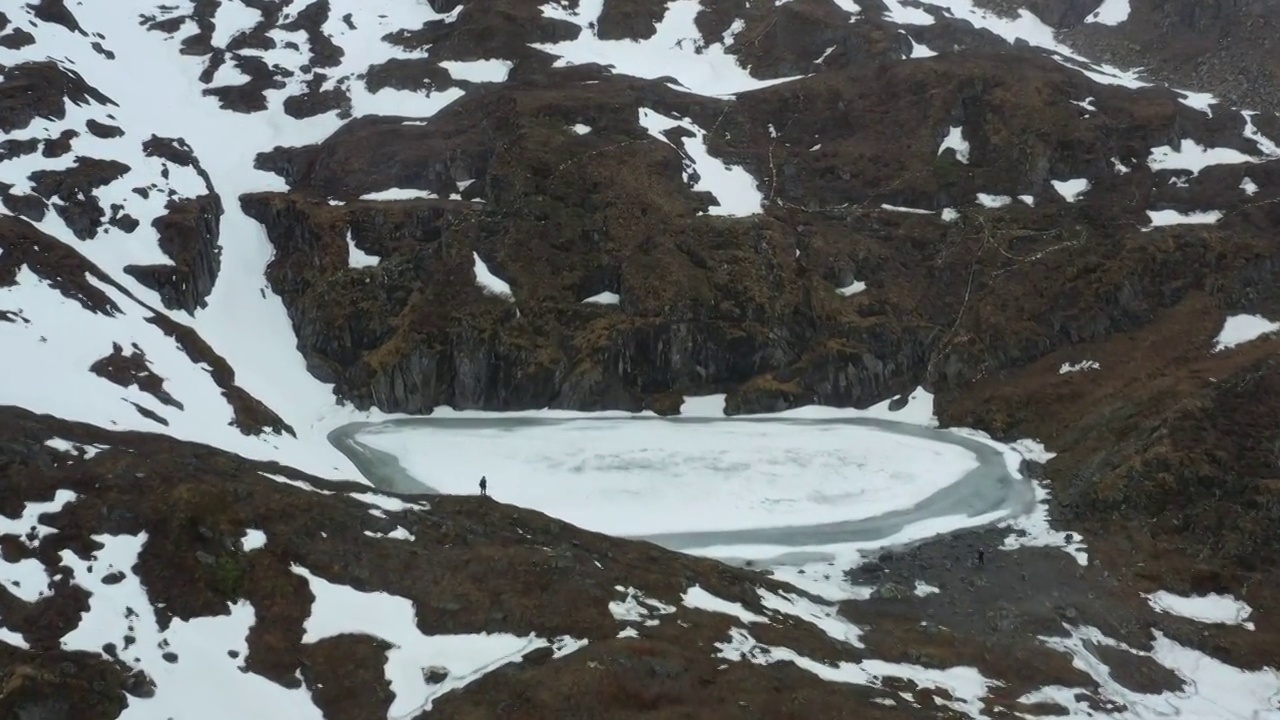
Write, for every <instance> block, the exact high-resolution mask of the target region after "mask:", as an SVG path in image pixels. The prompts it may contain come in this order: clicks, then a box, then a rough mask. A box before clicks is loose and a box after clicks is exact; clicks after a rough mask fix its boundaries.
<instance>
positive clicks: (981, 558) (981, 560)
mask: <svg viewBox="0 0 1280 720" xmlns="http://www.w3.org/2000/svg"><path fill="white" fill-rule="evenodd" d="M986 558H987V554H986V553H984V552H983V551H981V550H979V551H978V564H979V565H986V564H987V560H986Z"/></svg>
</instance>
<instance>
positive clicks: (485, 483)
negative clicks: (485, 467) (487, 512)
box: [480, 475, 489, 497]
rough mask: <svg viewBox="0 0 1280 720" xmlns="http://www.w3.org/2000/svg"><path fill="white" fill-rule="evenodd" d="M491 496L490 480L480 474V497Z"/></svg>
mask: <svg viewBox="0 0 1280 720" xmlns="http://www.w3.org/2000/svg"><path fill="white" fill-rule="evenodd" d="M488 496H489V480H488V478H486V477H485V476H483V475H481V476H480V497H488Z"/></svg>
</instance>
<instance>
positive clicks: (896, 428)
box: [328, 417, 1035, 563]
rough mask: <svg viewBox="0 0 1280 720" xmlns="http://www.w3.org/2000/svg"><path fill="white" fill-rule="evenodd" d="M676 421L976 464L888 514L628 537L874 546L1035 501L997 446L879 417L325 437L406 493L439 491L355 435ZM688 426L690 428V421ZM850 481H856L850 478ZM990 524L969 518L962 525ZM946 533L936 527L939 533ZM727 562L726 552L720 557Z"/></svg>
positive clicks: (382, 425) (453, 422)
mask: <svg viewBox="0 0 1280 720" xmlns="http://www.w3.org/2000/svg"><path fill="white" fill-rule="evenodd" d="M582 422H591V423H636V422H640V423H650V422H652V423H676V424H682V425H689V426H698V425H704V426H705V425H707V424H709V423H767V424H772V425H790V426H809V427H813V426H828V427H829V426H833V425H835V426H844V427H847V428H848V429H849V432H851V433H857V432H858V431H859V430H860V429H872V430H876V431H880V432H887V433H894V434H899V435H904V436H907V437H911V438H916V439H921V440H927V441H929V442H936V443H943V444H947V445H952V446H956V447H959V448H961V449H963V450H965V451H967V452H969V453H972V454H973V456H974V457H975V458H976V460H977V467H975V468H973V469H971V470H969V471H968V472H966V473H964V474H963V475H961V476H960V477H959V478H958V479H957V480H956V481H955V482H953V483H950V484H948V485H946V486H945V487H943V488H942V489H940V490H938V491H936V492H934V493H932V494H930V495H928V496H927V497H925V498H924V499H922V500H919V501H918V502H916V503H914V504H912V505H910V506H908V507H905V508H900V509H896V510H892V511H890V512H886V513H882V514H879V515H874V516H872V517H864V518H859V519H856V520H846V521H840V522H827V523H821V524H813V525H791V526H773V527H760V528H752V529H742V530H715V531H691V532H671V533H661V534H649V535H632V536H627V537H629V538H630V539H635V540H647V541H649V542H652V543H654V544H656V545H660V546H662V547H665V548H667V549H670V550H676V551H682V552H687V551H691V550H696V549H698V548H709V547H717V546H718V547H724V546H737V545H772V546H779V547H794V548H813V547H814V546H827V545H836V544H844V543H859V544H873V543H876V542H878V541H884V540H888V539H890V538H893V537H894V536H895V535H898V534H900V533H901V532H902V531H903V530H904V529H906V528H908V527H909V526H911V525H915V524H917V523H921V522H924V521H929V520H933V519H936V518H946V517H957V516H960V517H965V518H979V517H983V516H988V517H994V518H996V519H995V520H991V521H989V522H998V521H1003V520H1007V519H1010V518H1013V517H1018V516H1021V515H1024V514H1026V513H1028V512H1030V511H1031V510H1032V508H1033V507H1034V506H1035V492H1034V486H1033V484H1032V481H1031V480H1029V479H1027V478H1025V477H1021V476H1019V475H1018V474H1016V473H1013V472H1011V471H1010V470H1009V467H1008V465H1007V463H1006V460H1005V457H1004V455H1003V453H1002V452H1001V451H1000V450H999V449H998V448H997V447H994V446H992V445H989V444H987V443H983V442H981V441H979V440H976V439H973V438H968V437H965V436H963V435H958V434H956V433H952V432H948V431H946V430H938V429H933V428H927V427H921V426H919V425H912V424H907V423H901V422H894V421H891V420H882V419H879V418H839V419H821V420H817V419H780V418H743V417H737V418H698V417H685V418H681V417H675V418H659V417H652V418H650V417H636V418H598V419H596V418H592V419H560V418H528V417H525V418H469V419H465V420H462V419H449V418H429V417H427V418H402V419H396V420H387V421H383V422H354V423H348V424H346V425H342V426H341V427H338V428H335V429H334V430H332V431H330V432H329V434H328V440H329V442H330V443H331V444H332V445H333V447H334V448H336V449H337V450H338V451H339V452H341V453H342V454H343V455H345V456H346V457H347V458H348V459H349V460H350V461H351V463H352V464H353V465H355V466H356V468H357V469H358V470H359V471H360V473H361V475H363V476H364V478H365V479H366V480H368V481H369V483H370V484H372V485H373V486H374V487H376V488H378V489H379V490H384V491H387V492H396V493H404V494H411V495H435V494H440V492H439V491H438V490H437V489H436V488H433V487H431V486H429V485H427V484H425V483H423V482H422V481H420V480H419V479H417V478H415V477H414V476H413V475H411V474H410V473H409V472H408V471H407V470H406V469H405V467H404V466H403V465H402V464H401V462H400V460H399V458H397V457H396V456H395V455H394V454H392V453H389V452H386V451H384V450H380V449H378V448H376V447H372V446H370V445H368V444H366V443H364V442H362V441H361V440H360V437H361V435H362V434H364V433H368V432H371V431H387V430H391V429H406V428H415V429H421V430H432V429H434V430H438V431H447V430H449V429H458V428H462V427H465V428H467V429H473V430H480V429H501V430H505V431H518V430H520V429H528V428H533V427H538V426H557V425H564V424H566V423H582ZM691 429H692V427H691ZM850 482H856V479H854V478H851V479H850ZM980 524H988V523H973V524H967V525H966V527H974V526H975V525H980ZM945 532H946V531H943V532H940V533H937V534H944V533H945ZM823 555H824V554H823V553H821V552H813V551H811V550H807V551H802V552H795V553H783V554H781V555H779V556H777V557H774V558H772V559H771V561H770V562H771V563H793V562H811V561H814V560H819V559H821V557H822V556H823ZM723 559H725V560H731V559H730V558H723Z"/></svg>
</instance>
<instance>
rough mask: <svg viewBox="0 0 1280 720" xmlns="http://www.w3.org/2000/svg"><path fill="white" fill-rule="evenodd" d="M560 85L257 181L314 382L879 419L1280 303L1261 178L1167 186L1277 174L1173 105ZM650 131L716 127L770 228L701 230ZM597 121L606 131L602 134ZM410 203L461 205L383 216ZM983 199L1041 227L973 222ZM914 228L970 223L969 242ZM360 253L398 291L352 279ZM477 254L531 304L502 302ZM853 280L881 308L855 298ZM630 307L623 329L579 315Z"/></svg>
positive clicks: (1153, 94)
mask: <svg viewBox="0 0 1280 720" xmlns="http://www.w3.org/2000/svg"><path fill="white" fill-rule="evenodd" d="M853 72H855V73H857V72H858V71H856V70H855V71H853ZM551 77H553V76H546V77H544V78H543V79H542V80H541V81H540V83H539V84H537V85H532V86H525V85H523V84H521V83H510V82H509V83H507V84H505V85H503V86H502V87H501V88H499V89H496V90H493V91H490V92H488V93H485V94H483V95H478V96H475V98H474V99H472V98H471V96H467V97H464V98H463V99H462V100H461V101H458V102H457V103H456V104H455V105H452V106H450V107H448V108H446V109H445V110H444V111H443V112H441V113H440V114H439V115H438V116H437V117H436V118H434V119H433V120H432V122H431V123H429V124H428V125H425V126H423V125H407V124H404V123H402V122H400V121H399V120H395V119H374V118H367V119H362V120H357V121H353V122H351V123H349V124H348V125H347V126H345V127H344V128H343V129H342V130H340V131H338V132H337V133H335V134H334V135H333V136H332V137H331V138H329V139H328V140H326V141H325V142H324V143H322V144H321V145H319V146H316V147H309V148H296V149H286V148H282V149H277V150H276V151H274V152H271V153H266V154H263V155H261V156H260V157H259V158H258V165H259V167H261V168H263V169H270V170H272V171H274V172H276V173H278V174H279V175H281V176H282V177H283V178H284V179H285V180H287V181H288V182H289V183H290V184H291V185H292V186H293V188H294V192H293V193H292V194H287V195H285V194H281V195H253V196H247V197H245V198H243V199H242V205H243V207H244V208H245V210H246V211H247V212H248V213H249V214H250V215H251V216H253V217H254V218H256V219H258V220H259V221H260V222H262V223H263V224H264V226H265V227H266V228H267V232H268V236H269V237H270V239H271V241H272V243H273V245H274V247H275V251H276V254H275V259H274V260H273V262H272V264H271V267H270V268H269V271H268V276H269V279H270V281H271V282H272V285H273V287H274V288H275V289H276V291H277V292H278V293H280V295H281V296H282V297H283V298H284V300H285V303H286V306H287V307H288V309H289V312H290V317H291V319H292V320H293V323H294V326H295V328H296V329H297V331H298V334H299V348H300V350H301V351H302V352H303V353H304V355H306V356H307V358H308V361H309V367H311V368H312V371H313V372H314V373H316V374H317V376H318V377H321V378H322V379H327V380H332V381H334V382H336V383H337V385H338V389H339V392H340V394H342V395H343V396H344V397H346V398H348V399H350V400H352V401H353V402H354V403H355V404H356V405H357V406H359V407H369V406H377V407H379V408H382V409H384V410H388V411H395V412H429V411H430V409H431V408H433V407H435V406H437V405H442V404H445V405H452V406H455V407H460V408H484V409H494V410H501V409H517V408H521V409H523V408H535V407H544V406H548V405H550V406H555V407H572V408H577V409H601V408H625V409H635V408H637V407H640V406H642V404H643V402H644V398H645V397H646V396H649V395H654V394H659V393H666V392H677V393H686V394H689V393H693V394H697V393H706V392H715V391H726V390H727V391H730V393H731V399H730V403H729V407H730V410H731V412H735V413H749V412H764V411H772V410H778V409H782V408H786V407H793V406H795V405H799V404H805V403H809V402H819V403H824V404H831V405H867V404H871V403H873V402H877V401H880V400H883V399H885V398H888V397H892V396H894V395H897V394H900V393H902V392H904V391H905V390H907V389H909V388H910V387H913V386H915V385H917V384H921V383H923V384H925V385H926V386H928V387H931V388H933V389H936V390H946V389H949V388H958V387H963V386H964V385H965V384H967V383H969V382H971V381H973V380H975V379H977V378H979V377H982V376H985V375H991V374H996V373H1000V372H1003V371H1005V370H1007V369H1010V368H1016V367H1019V366H1022V365H1025V364H1026V363H1028V362H1031V361H1034V360H1035V359H1037V358H1039V357H1041V356H1043V355H1045V354H1047V353H1049V352H1052V351H1053V350H1055V349H1056V348H1059V347H1062V346H1064V345H1066V344H1070V343H1077V342H1084V341H1100V340H1103V339H1105V338H1108V337H1111V336H1113V335H1116V334H1117V333H1124V332H1129V331H1131V330H1134V329H1137V328H1140V327H1142V326H1144V325H1145V324H1146V323H1148V322H1150V320H1151V317H1152V315H1153V313H1154V312H1156V311H1158V310H1159V309H1161V308H1167V307H1171V306H1173V305H1176V304H1177V303H1178V302H1180V301H1181V300H1182V299H1183V298H1184V297H1185V296H1186V294H1187V293H1188V292H1190V291H1191V290H1193V289H1196V288H1207V289H1210V291H1211V292H1213V293H1216V294H1222V295H1223V296H1224V297H1226V296H1234V295H1237V294H1241V293H1243V294H1248V295H1251V296H1259V295H1261V296H1265V297H1268V298H1269V297H1271V296H1272V295H1274V291H1273V290H1272V289H1270V288H1271V287H1272V286H1271V285H1270V284H1269V281H1268V280H1267V278H1269V277H1270V276H1271V272H1272V271H1271V270H1270V268H1273V266H1274V263H1275V249H1274V247H1273V246H1272V244H1271V243H1269V242H1268V241H1267V240H1266V239H1265V238H1264V237H1263V234H1265V233H1264V232H1263V230H1262V229H1263V228H1265V227H1268V226H1269V225H1270V223H1272V222H1274V219H1273V218H1272V217H1271V216H1272V215H1273V214H1274V212H1275V211H1274V210H1271V209H1267V208H1269V207H1271V206H1268V205H1266V204H1265V203H1264V204H1261V205H1257V204H1248V205H1246V204H1245V203H1244V202H1243V199H1244V196H1243V195H1241V194H1240V193H1239V191H1238V190H1236V189H1235V187H1234V185H1238V184H1239V182H1240V180H1239V179H1238V178H1237V177H1236V174H1237V173H1240V174H1241V175H1242V173H1243V167H1241V166H1234V167H1233V166H1222V167H1216V168H1213V169H1212V172H1211V173H1210V172H1209V171H1206V173H1203V174H1202V175H1200V176H1194V177H1192V176H1189V175H1188V174H1187V173H1181V172H1178V171H1160V172H1154V171H1151V170H1150V169H1148V168H1147V167H1146V164H1145V161H1146V158H1147V156H1148V154H1149V153H1150V151H1151V148H1153V147H1156V146H1159V145H1165V144H1172V145H1174V146H1176V145H1178V144H1179V143H1180V142H1181V140H1182V139H1183V138H1191V139H1196V138H1198V139H1199V140H1198V141H1199V142H1201V143H1202V144H1205V145H1208V146H1220V147H1228V148H1234V149H1238V150H1240V151H1241V152H1256V151H1257V148H1256V147H1253V146H1252V144H1251V143H1250V142H1249V141H1247V140H1246V139H1244V138H1243V137H1242V135H1241V132H1242V130H1243V128H1244V120H1243V118H1242V117H1241V116H1240V115H1238V114H1237V115H1230V114H1215V115H1214V116H1213V117H1208V116H1206V115H1204V114H1202V113H1199V112H1197V111H1195V110H1192V109H1191V108H1188V107H1186V106H1184V105H1182V104H1180V103H1178V102H1177V101H1176V100H1175V96H1174V95H1173V94H1172V93H1170V92H1168V91H1162V90H1149V91H1140V92H1133V91H1129V90H1124V89H1120V88H1116V87H1112V86H1104V85H1098V84H1096V83H1093V82H1091V81H1089V80H1088V79H1087V78H1085V77H1083V76H1081V75H1079V74H1078V73H1074V72H1073V71H1069V70H1066V69H1064V68H1062V67H1061V66H1059V65H1057V64H1056V63H1053V62H1051V61H1048V60H1044V59H1042V58H1039V57H1037V56H1034V55H1029V54H1028V55H1026V56H1025V57H1019V60H1018V63H1016V64H1011V63H1010V58H1009V56H1008V55H1007V54H1003V55H990V54H986V53H975V54H961V55H954V56H950V57H948V58H947V59H945V60H938V61H934V59H928V60H919V61H913V62H912V63H910V64H901V63H898V64H893V65H888V66H881V67H875V68H870V69H865V70H862V71H861V73H860V74H858V76H857V77H856V78H855V79H854V80H853V81H849V80H847V79H845V78H839V79H836V78H832V77H831V76H829V75H820V76H818V77H815V78H813V79H811V80H806V81H801V82H795V83H788V84H786V85H780V86H776V87H772V88H767V89H764V90H759V91H755V92H751V93H746V94H744V95H743V96H742V97H741V98H739V99H738V100H737V101H736V102H734V103H732V104H727V103H724V102H722V101H718V100H713V99H707V98H697V97H691V96H689V95H684V94H678V93H675V92H672V91H668V90H666V89H665V88H662V87H661V86H655V84H653V83H647V82H643V81H634V80H626V79H620V78H619V79H606V80H603V81H600V82H598V83H596V84H593V85H592V86H589V89H588V90H575V89H574V86H573V85H571V84H567V85H565V86H559V87H557V89H556V91H555V92H554V94H553V93H551V92H550V91H548V90H546V89H544V84H545V83H546V82H548V81H549V80H550V79H551ZM579 87H580V86H579ZM904 87H905V88H909V89H910V92H909V93H906V94H904V93H903V92H902V88H904ZM938 96H945V97H952V98H954V101H953V102H952V103H950V104H949V105H942V106H939V105H937V104H936V103H933V102H932V101H930V100H928V98H932V97H938ZM1029 97H1036V98H1039V100H1037V102H1036V103H1034V104H1033V103H1029V102H1027V98H1029ZM1086 97H1093V98H1095V102H1096V103H1097V104H1098V106H1099V107H1105V108H1106V120H1105V121H1104V120H1102V119H1091V118H1085V119H1081V117H1080V116H1081V114H1082V111H1081V108H1080V107H1079V106H1078V105H1076V104H1073V102H1072V101H1076V100H1079V99H1081V98H1086ZM517 106H518V107H521V108H524V110H523V112H522V113H513V112H512V111H511V108H513V107H517ZM642 107H651V108H656V109H657V110H659V111H661V112H667V113H673V114H678V115H684V116H688V117H692V118H694V119H695V120H696V121H698V122H699V123H700V124H701V126H702V127H718V128H719V129H720V130H721V131H722V132H717V133H715V134H711V135H708V142H709V144H710V147H711V149H712V152H713V153H717V154H718V156H720V157H724V158H726V160H728V161H730V162H740V163H743V164H745V165H746V167H747V168H748V169H749V170H750V171H751V172H752V174H753V175H754V176H755V177H757V178H760V180H759V186H760V190H761V193H762V195H763V196H764V198H765V205H764V207H763V208H762V213H761V214H759V215H756V216H754V217H750V218H742V219H736V218H719V217H709V216H707V215H705V214H702V213H704V212H705V210H706V209H707V208H708V207H709V199H708V198H707V197H706V196H705V195H702V194H698V193H692V192H690V190H689V189H688V187H687V186H686V185H685V183H684V182H683V180H682V169H681V164H680V161H681V158H680V155H679V154H677V153H676V152H674V151H672V150H671V148H670V147H669V146H665V147H664V144H663V143H662V142H661V141H658V140H656V139H655V138H653V137H651V136H649V135H648V134H647V133H646V132H645V131H644V130H643V128H641V127H640V126H639V124H638V122H637V117H638V112H639V108H642ZM473 118H484V120H483V121H482V122H481V123H479V124H477V123H475V122H474V121H473ZM920 118H926V119H925V120H924V121H921V120H920ZM575 122H582V123H585V124H587V125H589V126H591V127H592V128H593V130H592V131H591V133H589V134H587V135H585V136H582V137H578V136H576V135H574V134H573V133H571V132H570V131H569V129H568V126H569V125H571V124H572V123H575ZM949 125H950V126H958V127H964V128H965V132H966V133H967V137H969V138H971V139H970V141H969V145H970V150H969V158H968V163H967V164H966V163H961V162H958V161H957V159H956V158H955V156H954V154H952V153H947V154H940V153H939V152H938V150H937V148H938V143H939V141H940V140H941V138H942V137H943V136H945V135H946V132H947V127H948V126H949ZM770 128H772V130H770ZM779 128H782V129H781V130H779ZM775 135H776V137H775ZM672 137H676V141H677V142H685V140H683V139H681V138H679V137H678V136H674V135H673V136H672ZM1116 163H1122V164H1125V165H1126V166H1129V167H1134V168H1135V169H1134V170H1133V171H1132V172H1128V173H1119V172H1117V171H1116V170H1115V164H1116ZM617 167H627V168H628V170H629V172H628V173H627V174H626V175H619V174H617V173H616V171H615V169H616V168H617ZM1248 172H1249V174H1250V175H1251V176H1255V179H1256V177H1263V176H1266V177H1272V176H1275V175H1276V174H1277V172H1278V170H1277V164H1276V163H1274V162H1272V163H1265V164H1262V165H1254V166H1250V167H1249V168H1248ZM1184 176H1187V177H1184ZM1073 177H1074V178H1088V179H1089V182H1090V184H1091V189H1090V190H1089V191H1088V192H1087V193H1086V194H1085V195H1084V196H1083V197H1082V198H1081V199H1080V200H1079V201H1078V202H1075V203H1067V202H1064V201H1062V200H1061V199H1059V198H1058V193H1057V191H1056V190H1055V189H1054V185H1053V184H1052V181H1059V180H1062V179H1066V178H1073ZM1170 177H1173V178H1176V179H1177V180H1178V183H1170V182H1168V181H1167V180H1164V181H1162V178H1170ZM1179 183H1184V184H1185V185H1186V187H1181V186H1180V185H1179ZM392 187H399V188H415V189H419V190H422V191H424V192H431V193H434V194H435V195H436V196H438V197H450V196H453V197H461V198H463V199H462V200H415V201H399V202H393V203H377V202H365V201H359V200H357V198H359V197H361V196H362V195H364V194H366V193H370V192H377V191H380V190H385V189H387V188H392ZM1270 187H1274V186H1270ZM980 192H987V193H992V194H1006V195H1008V196H1014V195H1032V196H1035V197H1036V198H1037V200H1038V202H1037V203H1036V205H1035V206H1034V207H1027V206H1025V205H1024V204H1022V203H1019V202H1016V201H1015V203H1014V204H1013V205H1012V206H1008V207H1003V208H998V209H994V210H992V209H981V208H979V209H968V208H965V206H966V205H968V204H970V203H972V200H970V198H973V197H974V195H975V194H977V193H980ZM1269 192H1274V190H1272V191H1269ZM328 198H337V199H338V200H339V201H343V202H345V204H341V203H340V204H338V205H333V204H330V202H329V201H328ZM1254 199H1255V200H1256V199H1257V198H1254ZM882 205H888V206H890V207H889V208H888V209H886V208H884V207H882ZM1206 205H1208V206H1212V207H1216V208H1223V209H1225V211H1226V212H1227V213H1228V217H1227V219H1225V220H1223V221H1222V222H1221V223H1220V224H1219V225H1218V226H1213V227H1197V226H1184V227H1183V228H1178V229H1167V230H1163V231H1162V233H1163V237H1165V238H1169V240H1168V243H1169V244H1168V245H1165V244H1161V245H1159V246H1155V245H1153V244H1152V243H1151V242H1150V241H1149V238H1150V237H1151V236H1150V235H1148V234H1147V233H1146V232H1143V231H1142V230H1141V228H1142V226H1143V225H1145V224H1146V223H1147V222H1149V221H1148V220H1147V217H1146V214H1145V211H1146V210H1159V209H1174V210H1193V209H1200V208H1202V207H1205V206H1206ZM893 206H906V207H910V208H919V209H922V210H925V211H932V212H934V213H938V212H940V211H942V210H945V209H947V208H952V207H954V208H958V209H956V210H954V211H953V212H955V214H956V217H955V218H954V219H953V221H950V222H948V221H944V220H942V219H940V218H939V216H938V215H936V214H934V215H918V214H910V213H903V212H895V211H893V209H892V207H893ZM348 233H349V234H350V237H351V239H352V241H353V242H354V243H356V245H357V246H358V247H360V248H361V249H362V250H364V251H366V252H372V253H373V254H374V255H377V256H378V257H379V258H381V261H380V263H379V264H378V265H377V266H376V267H365V268H349V267H348V262H347V257H346V253H347V248H346V240H345V238H346V236H347V234H348ZM1260 233H1262V234H1260ZM1104 238H1105V240H1104ZM1175 238H1176V240H1175ZM1157 247H1158V249H1157ZM473 253H474V254H478V255H479V257H480V258H481V260H482V261H483V263H484V265H485V266H486V267H487V268H488V269H489V271H491V272H493V273H495V274H497V275H498V276H499V277H501V278H503V279H504V280H506V281H507V282H508V283H509V284H510V286H511V288H512V292H513V293H514V302H511V301H508V300H504V299H500V298H498V297H494V296H491V295H488V294H486V293H485V292H484V291H482V290H481V289H480V288H479V287H478V286H477V284H476V282H475V280H474V272H473V267H472V266H473V265H474V255H473ZM1213 257H1232V258H1239V261H1238V262H1237V261H1235V260H1233V261H1231V262H1227V263H1225V264H1224V263H1222V262H1217V261H1213V260H1211V259H1210V258H1213ZM1051 279H1052V280H1051ZM854 280H860V281H865V282H866V283H867V289H866V290H864V291H862V292H860V293H857V294H854V295H852V296H850V297H842V296H841V295H840V294H838V293H837V292H836V288H838V287H842V286H847V285H851V284H852V283H853V281H854ZM1051 282H1052V283H1054V284H1055V287H1057V290H1055V292H1054V293H1046V292H1045V291H1044V288H1045V287H1048V286H1049V283H1051ZM604 291H609V292H615V293H617V294H619V295H620V296H621V301H620V304H618V305H612V306H611V305H594V304H590V303H583V302H582V300H583V299H585V298H588V297H590V296H592V295H595V294H597V293H600V292H604Z"/></svg>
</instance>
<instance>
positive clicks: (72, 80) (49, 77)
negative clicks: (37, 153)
mask: <svg viewBox="0 0 1280 720" xmlns="http://www.w3.org/2000/svg"><path fill="white" fill-rule="evenodd" d="M67 100H70V101H72V102H74V103H76V104H78V105H84V104H88V103H90V102H92V103H97V104H99V105H114V104H115V103H113V102H112V101H111V99H110V98H108V97H107V96H106V95H103V94H102V93H100V92H98V90H97V89H95V88H93V87H92V86H90V85H89V84H88V83H86V82H85V81H84V78H82V77H80V76H79V75H78V74H76V73H75V72H73V71H71V70H68V69H66V68H64V67H62V66H60V65H58V64H56V63H53V62H33V63H23V64H21V65H9V66H6V67H0V133H5V134H8V133H11V132H14V131H15V130H22V129H25V128H26V127H27V126H28V125H30V124H31V121H32V119H34V118H37V117H47V118H56V119H62V118H65V117H66V104H65V103H66V101H67Z"/></svg>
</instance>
